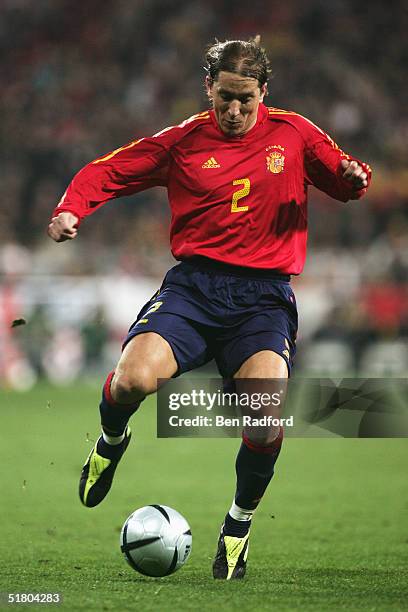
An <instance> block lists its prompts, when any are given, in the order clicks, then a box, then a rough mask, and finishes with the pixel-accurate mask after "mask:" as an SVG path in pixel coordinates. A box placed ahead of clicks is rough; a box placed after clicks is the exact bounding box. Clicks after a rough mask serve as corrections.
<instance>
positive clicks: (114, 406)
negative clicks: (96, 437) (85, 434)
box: [99, 372, 140, 436]
mask: <svg viewBox="0 0 408 612" xmlns="http://www.w3.org/2000/svg"><path fill="white" fill-rule="evenodd" d="M113 375H114V372H111V373H110V374H109V376H108V378H107V379H106V382H105V384H104V386H103V391H102V400H101V403H100V404H99V412H100V415H101V424H102V429H103V430H104V432H105V433H106V434H108V435H111V436H121V435H122V434H123V432H124V431H125V429H126V426H127V424H128V421H129V419H130V417H131V416H132V414H134V413H135V412H136V410H137V409H138V408H139V406H140V402H136V403H135V404H118V403H117V402H115V400H114V399H113V397H112V394H111V391H110V385H111V381H112V378H113Z"/></svg>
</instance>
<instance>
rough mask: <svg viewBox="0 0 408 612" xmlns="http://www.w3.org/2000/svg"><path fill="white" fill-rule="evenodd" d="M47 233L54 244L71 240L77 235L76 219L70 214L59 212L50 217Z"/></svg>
mask: <svg viewBox="0 0 408 612" xmlns="http://www.w3.org/2000/svg"><path fill="white" fill-rule="evenodd" d="M47 233H48V235H49V237H50V238H52V239H53V240H55V242H65V240H73V239H74V238H76V237H77V234H78V217H77V216H76V215H73V214H72V213H70V212H61V213H59V214H58V215H57V216H56V217H52V219H51V222H50V224H49V225H48V230H47Z"/></svg>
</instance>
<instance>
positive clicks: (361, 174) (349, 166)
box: [341, 159, 368, 191]
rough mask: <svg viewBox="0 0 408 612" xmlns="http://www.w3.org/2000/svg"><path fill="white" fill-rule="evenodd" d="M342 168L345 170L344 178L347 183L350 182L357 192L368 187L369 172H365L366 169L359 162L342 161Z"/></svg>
mask: <svg viewBox="0 0 408 612" xmlns="http://www.w3.org/2000/svg"><path fill="white" fill-rule="evenodd" d="M341 168H342V170H343V178H344V179H346V181H350V182H351V183H352V184H353V188H354V189H355V190H356V191H358V190H359V189H364V187H367V185H368V180H367V178H368V177H367V172H365V170H364V168H363V167H362V166H361V165H360V164H359V163H358V162H356V161H349V160H348V159H342V160H341Z"/></svg>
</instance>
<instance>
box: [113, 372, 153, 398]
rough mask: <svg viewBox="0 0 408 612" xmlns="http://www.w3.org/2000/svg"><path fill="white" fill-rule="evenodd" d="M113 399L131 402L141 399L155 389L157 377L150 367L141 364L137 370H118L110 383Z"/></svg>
mask: <svg viewBox="0 0 408 612" xmlns="http://www.w3.org/2000/svg"><path fill="white" fill-rule="evenodd" d="M111 390H112V395H113V397H114V399H115V401H117V402H120V403H131V402H136V401H141V400H143V399H144V398H145V397H146V395H150V394H151V393H154V392H155V391H156V390H157V378H156V375H155V374H154V373H153V372H152V370H151V368H149V367H146V366H144V365H141V366H140V367H138V368H137V372H127V371H119V372H116V373H115V376H114V378H113V380H112V385H111Z"/></svg>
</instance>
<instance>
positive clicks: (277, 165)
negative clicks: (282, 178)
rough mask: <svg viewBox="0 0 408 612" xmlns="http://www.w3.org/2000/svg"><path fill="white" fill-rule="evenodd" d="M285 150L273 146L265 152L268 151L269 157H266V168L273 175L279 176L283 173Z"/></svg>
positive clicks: (278, 146)
mask: <svg viewBox="0 0 408 612" xmlns="http://www.w3.org/2000/svg"><path fill="white" fill-rule="evenodd" d="M284 150H285V149H284V148H283V147H281V146H280V145H274V146H272V147H268V148H267V151H269V155H267V157H266V167H267V169H268V170H269V171H270V172H273V174H279V173H280V172H283V170H284V167H285V156H284V154H283V151H284Z"/></svg>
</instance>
